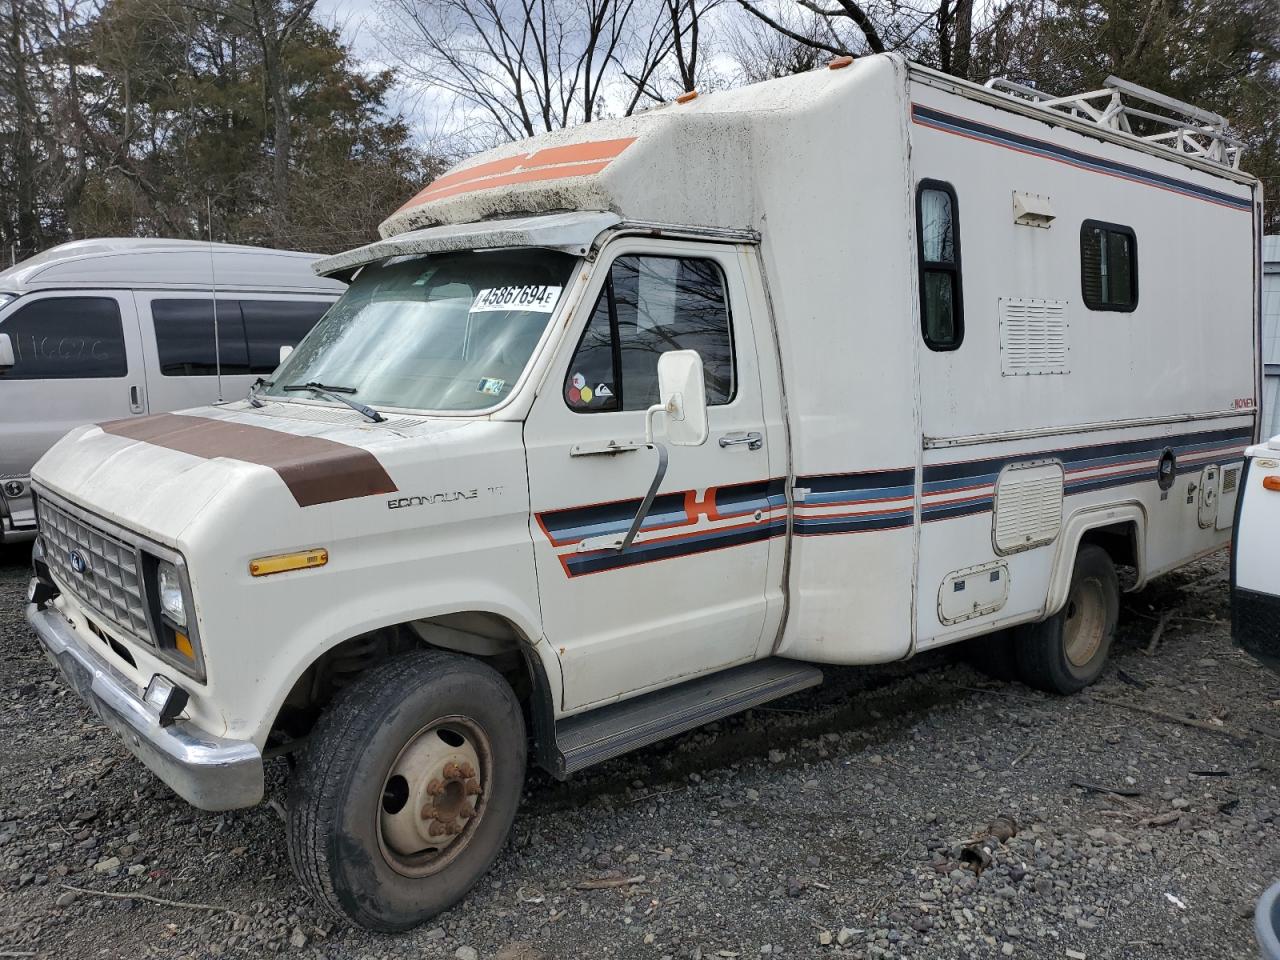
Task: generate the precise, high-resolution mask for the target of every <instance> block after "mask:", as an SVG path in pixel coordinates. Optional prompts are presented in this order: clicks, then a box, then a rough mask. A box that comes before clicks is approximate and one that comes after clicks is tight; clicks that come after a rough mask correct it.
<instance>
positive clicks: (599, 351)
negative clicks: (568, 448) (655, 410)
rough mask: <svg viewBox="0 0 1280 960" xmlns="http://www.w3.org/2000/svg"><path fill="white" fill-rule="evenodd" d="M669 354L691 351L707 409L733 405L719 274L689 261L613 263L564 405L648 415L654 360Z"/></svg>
mask: <svg viewBox="0 0 1280 960" xmlns="http://www.w3.org/2000/svg"><path fill="white" fill-rule="evenodd" d="M668 350H697V351H698V354H699V355H700V356H701V357H702V364H703V373H704V376H705V379H706V385H707V402H708V403H710V404H712V405H715V404H724V403H728V402H729V401H730V400H732V399H733V396H734V392H735V389H736V386H735V383H734V362H733V336H732V332H731V327H730V322H729V306H728V298H727V295H726V292H725V283H724V276H723V274H722V273H721V271H720V267H719V266H718V265H717V264H716V262H715V261H714V260H708V259H703V258H694V257H651V256H628V257H619V258H618V259H617V260H615V261H614V262H613V265H612V267H610V270H609V277H608V280H607V281H606V283H605V288H604V289H603V290H602V291H601V292H600V297H599V299H598V300H597V301H596V305H595V309H594V310H593V311H592V314H591V320H590V322H589V323H588V324H587V329H586V330H585V331H584V332H583V335H582V340H581V341H580V342H579V344H578V350H577V352H576V353H575V354H574V359H573V363H572V364H570V367H569V370H568V372H567V375H566V377H565V384H564V391H565V399H566V400H567V401H568V403H569V406H570V407H571V408H572V409H574V410H576V411H579V412H584V413H587V412H596V411H600V410H647V409H648V408H649V407H650V406H652V405H653V404H655V403H657V402H658V357H659V355H660V354H662V353H665V352H666V351H668Z"/></svg>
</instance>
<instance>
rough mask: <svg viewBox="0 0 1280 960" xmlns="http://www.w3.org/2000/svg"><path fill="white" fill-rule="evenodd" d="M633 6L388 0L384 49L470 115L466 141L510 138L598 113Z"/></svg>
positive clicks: (626, 2) (597, 1) (624, 1)
mask: <svg viewBox="0 0 1280 960" xmlns="http://www.w3.org/2000/svg"><path fill="white" fill-rule="evenodd" d="M637 2H638V0H585V2H581V3H574V2H572V0H388V2H387V8H388V11H389V13H390V15H391V20H392V27H391V29H392V30H393V31H394V36H395V40H394V43H392V42H388V43H387V48H388V50H389V52H391V53H392V54H394V55H396V56H397V58H398V59H399V60H400V63H401V71H402V73H403V75H404V76H405V77H406V78H408V79H409V80H410V81H411V82H415V83H417V84H419V85H421V86H423V87H428V88H433V89H436V90H440V91H443V92H444V93H446V94H447V95H448V96H449V97H450V99H451V100H452V101H453V103H454V105H456V106H457V107H459V108H460V109H461V110H462V111H464V113H466V114H469V116H470V118H471V120H472V121H473V124H474V127H477V128H479V133H480V136H479V137H475V136H473V137H472V138H471V139H473V140H480V141H484V140H489V141H492V140H496V139H507V140H513V139H517V138H521V137H528V136H533V135H534V134H535V133H539V132H543V131H546V130H555V129H558V128H560V127H566V126H570V125H572V124H574V123H579V122H582V121H586V120H592V119H595V118H596V117H597V116H598V115H599V113H600V109H601V106H602V98H603V96H604V92H605V88H606V86H607V85H608V83H609V81H610V79H611V77H612V76H613V75H614V73H615V72H616V69H617V57H618V54H619V51H620V48H621V46H622V45H623V43H624V42H625V41H626V40H627V36H628V31H630V30H632V29H633V25H632V24H631V18H632V16H633V14H634V13H635V12H636V4H637ZM406 34H407V35H408V36H407V37H406ZM388 40H390V38H388Z"/></svg>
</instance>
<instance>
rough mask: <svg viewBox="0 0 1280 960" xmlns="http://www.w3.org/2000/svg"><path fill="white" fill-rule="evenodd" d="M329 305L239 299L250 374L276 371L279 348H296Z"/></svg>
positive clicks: (278, 360) (316, 302)
mask: <svg viewBox="0 0 1280 960" xmlns="http://www.w3.org/2000/svg"><path fill="white" fill-rule="evenodd" d="M330 306H332V304H330V303H328V302H325V301H321V300H241V301H240V311H241V313H242V314H243V316H244V329H245V336H246V337H247V339H248V341H249V372H250V373H257V374H265V373H271V372H272V371H273V370H275V368H276V367H277V366H279V365H280V348H281V347H285V346H288V347H296V346H297V345H298V342H299V341H300V340H302V338H303V337H305V336H306V335H307V334H308V333H310V332H311V328H312V327H314V326H315V325H316V322H317V321H318V320H319V319H320V318H321V317H322V316H324V312H325V311H326V310H328V309H329V307H330Z"/></svg>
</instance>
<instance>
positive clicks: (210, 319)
mask: <svg viewBox="0 0 1280 960" xmlns="http://www.w3.org/2000/svg"><path fill="white" fill-rule="evenodd" d="M151 318H152V320H153V321H154V323H155V330H156V350H157V352H158V353H159V355H160V372H161V373H162V374H164V375H165V376H166V377H212V376H215V375H216V374H217V373H218V365H219V363H221V366H222V373H223V374H224V375H226V376H234V375H236V374H247V373H248V372H249V348H248V344H247V343H246V342H245V335H244V321H243V320H241V318H240V304H239V302H238V301H235V300H219V301H218V314H217V330H218V336H217V347H216V348H215V346H214V333H213V331H214V312H213V301H212V300H211V299H210V298H208V297H200V298H194V297H192V298H187V299H182V300H177V299H175V300H153V301H151ZM276 356H277V359H278V358H279V352H278V350H277V354H276ZM274 369H275V364H274V363H273V364H272V365H271V367H270V368H269V369H268V371H267V372H268V373H269V372H270V371H271V370H274Z"/></svg>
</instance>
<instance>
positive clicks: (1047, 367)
mask: <svg viewBox="0 0 1280 960" xmlns="http://www.w3.org/2000/svg"><path fill="white" fill-rule="evenodd" d="M1068 353H1069V348H1068V345H1067V301H1065V300H1026V299H1019V298H1006V297H1002V298H1001V299H1000V372H1001V373H1003V374H1004V375H1005V376H1006V377H1017V376H1029V375H1032V374H1052V373H1069V372H1070V371H1069V369H1068V366H1067V360H1068Z"/></svg>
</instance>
